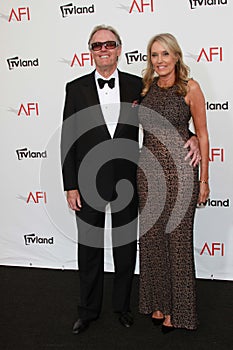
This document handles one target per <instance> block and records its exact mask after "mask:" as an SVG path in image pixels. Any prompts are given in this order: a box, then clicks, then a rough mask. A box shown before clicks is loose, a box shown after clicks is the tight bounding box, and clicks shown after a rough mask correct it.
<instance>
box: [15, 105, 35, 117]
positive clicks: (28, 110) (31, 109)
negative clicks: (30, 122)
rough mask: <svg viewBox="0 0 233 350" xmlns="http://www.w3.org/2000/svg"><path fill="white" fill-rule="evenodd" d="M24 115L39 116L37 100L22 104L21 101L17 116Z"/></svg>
mask: <svg viewBox="0 0 233 350" xmlns="http://www.w3.org/2000/svg"><path fill="white" fill-rule="evenodd" d="M22 114H23V115H26V116H27V117H31V115H32V114H35V116H36V117H38V116H39V104H38V102H29V103H26V105H24V104H23V103H21V105H20V107H19V110H18V116H19V117H20V116H21V115H22Z"/></svg>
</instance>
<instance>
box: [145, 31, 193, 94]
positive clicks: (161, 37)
mask: <svg viewBox="0 0 233 350" xmlns="http://www.w3.org/2000/svg"><path fill="white" fill-rule="evenodd" d="M156 41H157V42H159V43H160V44H161V45H163V46H164V48H165V49H166V50H168V51H169V52H171V53H172V54H173V55H174V56H175V57H176V58H177V63H176V67H175V85H176V86H177V87H178V90H177V93H178V94H180V95H183V96H185V95H186V94H187V81H188V79H189V71H190V69H189V67H188V66H186V64H185V63H184V61H183V54H182V51H181V48H180V46H179V44H178V42H177V40H176V38H175V37H174V36H173V35H172V34H170V33H162V34H158V35H155V36H154V37H153V38H151V40H150V41H149V43H148V46H147V67H146V69H145V70H144V71H143V84H144V88H143V90H142V96H145V95H146V94H147V92H148V91H149V89H150V86H151V84H152V82H153V80H154V77H155V72H154V68H153V66H152V63H151V48H152V45H153V44H154V42H156Z"/></svg>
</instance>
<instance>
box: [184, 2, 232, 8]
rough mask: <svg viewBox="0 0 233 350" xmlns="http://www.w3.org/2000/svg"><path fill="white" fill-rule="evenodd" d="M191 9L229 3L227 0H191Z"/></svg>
mask: <svg viewBox="0 0 233 350" xmlns="http://www.w3.org/2000/svg"><path fill="white" fill-rule="evenodd" d="M189 4H190V8H191V10H195V9H196V8H197V7H202V6H218V5H227V0H189Z"/></svg>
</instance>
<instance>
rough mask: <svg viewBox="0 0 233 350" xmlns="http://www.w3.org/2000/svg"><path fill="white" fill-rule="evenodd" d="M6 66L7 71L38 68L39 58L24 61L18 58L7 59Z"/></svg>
mask: <svg viewBox="0 0 233 350" xmlns="http://www.w3.org/2000/svg"><path fill="white" fill-rule="evenodd" d="M7 64H8V68H9V70H12V69H15V68H29V67H38V66H39V58H35V59H29V60H25V59H22V58H20V57H18V56H15V57H11V58H7Z"/></svg>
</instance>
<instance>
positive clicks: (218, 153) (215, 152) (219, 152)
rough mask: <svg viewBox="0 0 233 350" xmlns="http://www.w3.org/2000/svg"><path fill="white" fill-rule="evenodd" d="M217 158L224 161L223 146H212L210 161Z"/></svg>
mask: <svg viewBox="0 0 233 350" xmlns="http://www.w3.org/2000/svg"><path fill="white" fill-rule="evenodd" d="M216 158H217V159H218V160H220V162H224V160H225V153H224V149H223V148H211V150H210V156H209V161H210V162H214V161H215V159H216Z"/></svg>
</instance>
